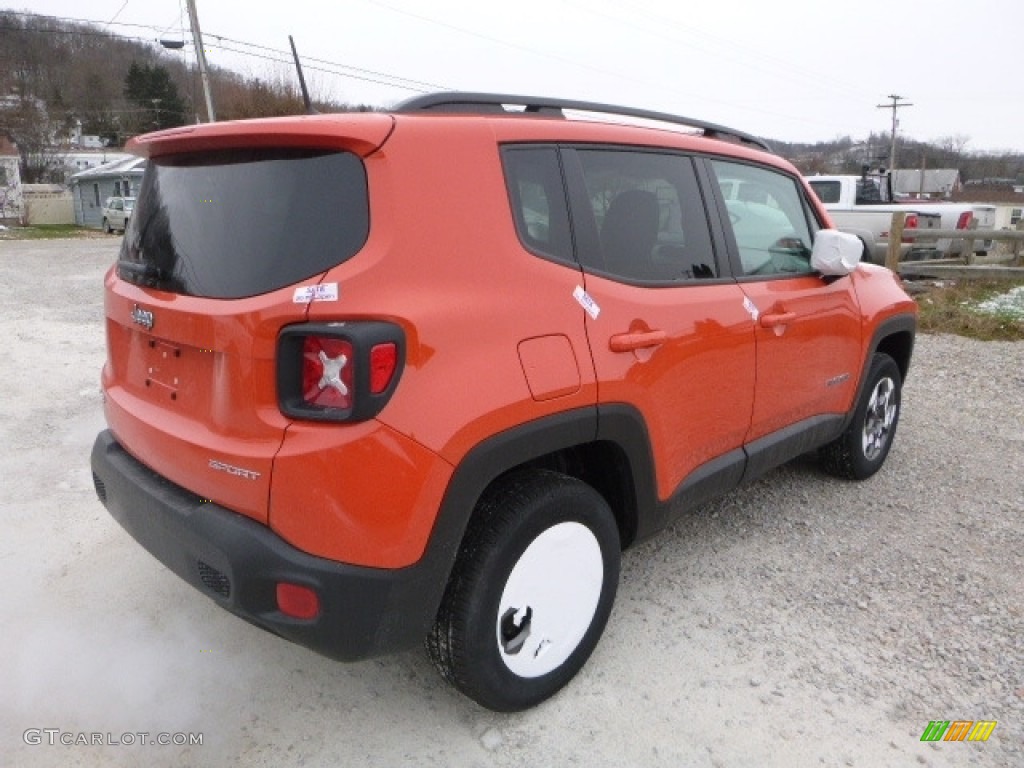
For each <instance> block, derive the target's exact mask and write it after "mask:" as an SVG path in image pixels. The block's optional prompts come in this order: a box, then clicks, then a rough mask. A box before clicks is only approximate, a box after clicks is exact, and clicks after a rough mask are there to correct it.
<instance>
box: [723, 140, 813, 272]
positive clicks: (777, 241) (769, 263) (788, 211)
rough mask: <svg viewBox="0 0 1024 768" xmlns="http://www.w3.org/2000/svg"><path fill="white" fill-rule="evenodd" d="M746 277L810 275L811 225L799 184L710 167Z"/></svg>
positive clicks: (735, 167)
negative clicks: (722, 198)
mask: <svg viewBox="0 0 1024 768" xmlns="http://www.w3.org/2000/svg"><path fill="white" fill-rule="evenodd" d="M711 167H712V168H713V170H714V173H715V176H716V177H717V179H718V183H719V185H720V186H721V188H722V194H723V197H724V198H725V206H726V208H727V210H728V213H729V222H730V224H731V226H732V232H733V236H734V237H735V240H736V246H737V248H738V249H739V255H740V264H741V266H742V268H743V274H745V275H778V274H787V275H791V274H808V273H811V272H813V271H814V270H812V269H811V247H812V246H813V245H814V231H815V230H816V228H813V227H812V224H811V221H812V219H811V218H810V217H809V216H808V209H807V206H806V204H805V201H804V197H803V191H802V189H801V187H800V186H799V185H798V184H797V182H796V180H795V179H793V178H791V177H789V176H786V175H785V174H782V173H778V172H776V171H771V170H768V169H765V168H759V167H757V166H753V165H744V164H742V163H730V162H726V161H722V160H714V161H712V162H711Z"/></svg>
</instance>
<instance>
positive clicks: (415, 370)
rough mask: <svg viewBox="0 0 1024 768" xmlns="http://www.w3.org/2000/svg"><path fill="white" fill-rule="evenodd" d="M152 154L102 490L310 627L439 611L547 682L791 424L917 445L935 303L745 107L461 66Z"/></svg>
mask: <svg viewBox="0 0 1024 768" xmlns="http://www.w3.org/2000/svg"><path fill="white" fill-rule="evenodd" d="M566 110H568V114H567V113H566ZM583 112H590V113H604V114H605V115H606V119H605V120H604V121H603V122H599V121H595V120H593V119H576V118H579V117H581V116H582V115H581V114H580V113H583ZM609 117H610V119H611V122H609V119H608V118H609ZM637 117H639V118H647V121H646V122H645V123H644V125H643V126H641V125H639V124H637V121H635V120H631V118H637ZM624 118H626V119H624ZM653 121H660V122H659V123H654V122H653ZM678 124H681V125H682V126H688V127H689V130H683V129H682V128H681V126H680V125H678ZM652 126H653V127H652ZM131 149H132V151H134V152H135V153H136V154H138V155H141V156H143V157H146V158H148V159H149V164H148V169H147V171H146V174H145V177H144V180H143V183H142V188H141V190H140V193H139V196H138V201H137V204H136V208H135V213H134V215H133V216H132V218H131V223H130V225H129V227H128V232H127V233H126V235H125V238H124V244H123V247H122V249H121V253H120V257H119V259H118V261H117V263H116V265H115V266H114V267H113V268H112V269H111V270H110V272H109V274H108V275H107V277H106V305H105V312H106V334H107V346H108V357H107V361H106V364H105V366H104V368H103V374H102V380H103V389H104V391H105V395H106V397H105V403H106V405H105V409H106V419H107V422H108V425H109V430H106V431H104V432H102V433H101V434H100V435H99V436H98V438H97V440H96V444H95V446H94V448H93V452H92V469H93V473H94V478H95V484H96V491H97V493H98V494H99V497H100V499H101V500H102V502H103V503H104V504H105V505H106V506H107V508H108V509H109V510H110V513H111V514H112V515H113V516H114V517H115V518H116V519H117V520H118V522H119V523H120V524H121V525H122V526H124V528H125V529H127V531H128V532H129V533H130V534H131V535H132V536H133V537H135V538H136V539H137V540H138V541H139V542H140V543H141V544H142V545H143V546H144V547H145V548H146V549H148V550H149V551H150V552H152V553H153V554H154V555H155V556H156V557H157V558H158V559H159V560H160V561H161V562H163V563H164V564H165V565H166V566H167V567H168V568H170V569H171V570H173V571H174V572H175V573H177V574H178V575H179V576H180V577H181V578H183V579H185V580H186V581H187V582H189V583H190V584H192V585H193V586H194V587H196V588H197V589H198V590H199V591H201V592H203V593H204V594H206V595H207V596H208V597H210V598H212V599H213V600H215V601H216V602H218V603H219V604H220V605H222V606H223V607H224V608H226V609H227V610H229V611H231V612H233V613H236V614H238V615H239V616H242V617H243V618H245V619H247V620H248V621H251V622H253V623H254V624H257V625H259V626H261V627H263V628H265V629H267V630H269V631H271V632H274V633H276V634H278V635H280V636H282V637H284V638H287V639H289V640H292V641H294V642H297V643H300V644H302V645H305V646H307V647H309V648H311V649H313V650H315V651H317V652H319V653H322V654H325V655H327V656H330V657H333V658H336V659H341V660H356V659H364V658H367V657H369V656H374V655H378V654H383V653H386V652H391V651H396V650H400V649H405V648H408V647H409V646H412V645H414V644H416V643H419V642H422V641H423V639H424V638H426V647H427V651H428V653H429V655H430V656H431V658H432V659H433V661H434V662H435V663H436V665H437V666H438V668H439V669H440V671H441V673H442V674H443V675H444V677H445V678H446V679H448V680H449V681H450V682H451V683H453V684H454V685H455V686H456V687H457V688H458V689H459V690H461V691H462V692H463V693H465V694H466V695H468V696H470V697H471V698H473V699H475V700H476V701H477V702H479V703H480V704H482V705H484V706H485V707H489V708H492V709H495V710H503V711H511V710H518V709H523V708H525V707H529V706H531V705H533V704H536V703H538V702H540V701H542V700H544V699H546V698H547V697H549V696H551V695H552V694H554V693H555V692H556V691H557V690H559V689H560V688H561V687H562V686H564V685H565V684H566V683H567V682H568V681H569V680H570V679H571V678H572V677H573V675H575V674H576V673H577V672H578V671H579V670H580V668H581V667H582V666H583V664H584V663H585V662H586V660H587V657H588V656H589V655H590V653H591V651H593V649H594V647H595V645H596V644H597V642H598V639H599V637H600V635H601V632H602V630H603V628H604V626H605V623H606V622H607V620H608V617H609V614H610V612H611V609H612V603H613V600H614V597H615V591H616V584H617V581H618V577H619V558H620V553H621V552H622V550H623V549H625V548H626V547H628V546H630V545H631V544H634V543H635V542H637V541H640V540H641V539H644V538H645V537H648V536H650V535H651V534H653V533H655V532H656V531H658V530H659V529H661V528H663V527H665V526H666V525H667V524H669V523H671V522H672V520H673V519H674V518H675V517H676V516H677V515H679V514H680V513H682V512H685V511H686V510H689V509H693V508H694V507H695V506H697V505H699V504H701V503H702V502H704V501H705V500H707V499H710V498H711V497H712V496H714V495H716V494H721V493H723V492H726V491H728V490H730V489H732V488H735V487H736V486H737V485H739V484H740V483H744V482H748V481H750V480H751V479H753V478H755V477H757V476H758V475H760V474H762V473H763V472H765V471H766V470H768V469H770V468H772V467H775V466H777V465H779V464H782V463H783V462H786V461H788V460H790V459H792V458H794V457H796V456H798V455H800V454H803V453H806V452H808V451H812V450H815V449H817V450H818V451H819V454H820V456H821V458H822V461H823V464H824V466H825V468H827V469H828V470H829V471H831V472H834V473H836V474H838V475H841V476H844V477H848V478H855V479H862V478H866V477H869V476H870V475H872V474H873V473H874V472H876V471H877V470H878V469H879V468H880V467H881V465H882V463H883V462H884V461H885V458H886V455H887V454H888V452H889V449H890V447H891V446H892V441H893V437H894V435H895V432H896V425H897V421H898V419H899V408H900V390H901V385H902V383H903V381H904V379H905V377H906V375H907V369H908V366H909V364H910V357H911V351H912V348H913V343H914V331H915V325H916V314H915V305H914V303H913V302H912V301H911V300H910V299H909V298H908V297H907V295H906V294H905V293H904V292H903V290H902V289H901V287H900V283H899V281H898V279H897V278H896V277H895V276H894V275H893V274H892V273H891V272H888V271H886V270H885V269H882V268H880V267H874V266H871V265H867V264H859V260H860V256H861V253H860V248H861V246H860V243H859V241H857V240H856V239H855V238H850V237H849V236H846V235H842V234H840V233H838V232H836V231H834V230H832V229H830V223H829V218H828V214H827V213H826V212H825V210H824V209H823V208H822V206H821V205H820V203H819V202H818V200H817V199H816V197H815V196H814V194H813V193H812V192H811V191H810V190H809V188H808V187H807V186H806V185H805V184H804V182H803V181H802V180H801V177H800V175H799V174H798V173H797V171H796V170H795V169H794V168H793V166H791V165H790V164H789V163H787V162H786V161H784V160H782V159H780V158H779V157H777V156H775V155H774V154H772V153H771V152H770V151H768V148H767V147H766V146H765V145H764V144H763V142H761V141H760V140H758V139H756V138H754V137H752V136H749V135H746V134H743V133H740V132H737V131H734V130H731V129H728V128H725V127H722V126H719V125H713V124H710V123H706V122H702V121H699V120H689V119H686V118H680V117H676V116H672V115H666V114H661V113H651V112H643V111H640V110H634V109H628V108H622V107H614V106H609V105H601V104H590V103H585V102H576V101H562V100H556V99H546V98H524V97H519V96H506V95H500V96H499V95H487V94H437V95H430V96H424V97H420V98H417V99H414V100H412V101H409V102H406V103H405V104H403V105H401V106H400V107H399V108H397V109H396V111H395V112H394V113H391V114H380V113H375V114H339V115H316V116H303V117H288V118H279V119H267V120H252V121H245V122H235V123H214V124H208V125H197V126H188V127H184V128H180V129H173V130H168V131H163V132H160V133H154V134H150V135H146V136H142V137H140V138H137V139H136V140H134V141H133V142H132V144H131Z"/></svg>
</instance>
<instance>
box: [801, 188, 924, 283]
mask: <svg viewBox="0 0 1024 768" xmlns="http://www.w3.org/2000/svg"><path fill="white" fill-rule="evenodd" d="M807 182H808V183H809V184H810V185H811V189H813V190H814V192H815V194H816V195H817V196H818V198H819V199H820V200H821V202H822V203H824V204H825V208H826V209H827V210H828V212H829V215H830V216H831V217H832V221H833V223H834V224H835V226H836V228H837V229H840V230H842V231H843V232H849V233H850V234H851V235H856V236H857V237H859V238H860V239H861V242H863V243H864V255H865V257H867V258H869V259H870V260H871V261H873V262H875V263H876V264H884V263H885V256H886V253H887V251H888V249H889V228H890V227H891V226H892V215H893V214H894V213H897V212H900V213H905V214H907V218H906V223H905V225H904V227H905V228H906V229H915V228H916V229H939V228H940V227H941V226H942V216H941V214H940V212H939V210H938V208H937V205H936V204H927V205H922V206H920V207H918V206H914V205H906V204H905V203H900V202H896V201H894V200H893V197H892V194H891V187H890V185H889V184H888V176H884V177H878V176H870V175H867V174H865V175H862V176H820V175H819V176H808V177H807ZM934 243H935V241H931V242H924V243H922V244H921V245H920V246H917V245H914V243H913V241H912V240H907V239H906V238H904V241H903V243H902V244H901V245H900V254H901V256H903V257H906V256H907V255H908V254H909V253H910V252H912V251H923V250H931V249H935V248H936V246H935V245H934Z"/></svg>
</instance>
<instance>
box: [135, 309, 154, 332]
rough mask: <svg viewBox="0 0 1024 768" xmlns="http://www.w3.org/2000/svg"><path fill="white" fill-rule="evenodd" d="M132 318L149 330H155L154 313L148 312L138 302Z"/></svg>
mask: <svg viewBox="0 0 1024 768" xmlns="http://www.w3.org/2000/svg"><path fill="white" fill-rule="evenodd" d="M132 320H134V321H135V322H136V323H138V324H139V325H141V326H142V327H143V328H145V329H146V330H147V331H151V330H153V313H152V312H147V311H146V310H144V309H143V308H142V307H140V306H139V305H138V304H136V305H135V308H134V309H133V310H132Z"/></svg>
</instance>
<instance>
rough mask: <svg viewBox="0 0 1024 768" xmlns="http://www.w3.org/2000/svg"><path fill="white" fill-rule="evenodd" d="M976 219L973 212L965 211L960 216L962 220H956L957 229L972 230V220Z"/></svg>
mask: <svg viewBox="0 0 1024 768" xmlns="http://www.w3.org/2000/svg"><path fill="white" fill-rule="evenodd" d="M973 218H974V214H973V213H972V212H971V211H964V212H963V213H961V214H960V218H958V219H957V220H956V228H957V229H970V228H971V219H973Z"/></svg>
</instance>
